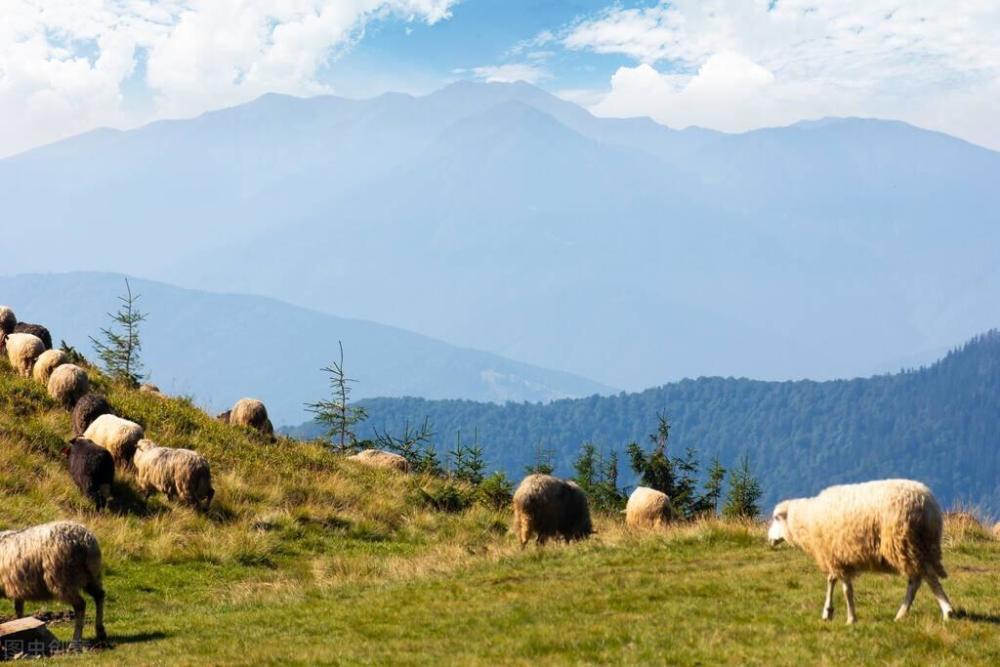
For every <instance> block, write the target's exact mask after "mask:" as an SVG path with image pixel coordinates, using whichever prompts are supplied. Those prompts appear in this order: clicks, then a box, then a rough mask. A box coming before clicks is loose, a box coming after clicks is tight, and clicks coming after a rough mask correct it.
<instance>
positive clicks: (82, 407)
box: [73, 393, 111, 436]
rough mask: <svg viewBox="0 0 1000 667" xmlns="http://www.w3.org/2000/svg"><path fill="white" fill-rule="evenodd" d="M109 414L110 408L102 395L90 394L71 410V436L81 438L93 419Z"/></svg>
mask: <svg viewBox="0 0 1000 667" xmlns="http://www.w3.org/2000/svg"><path fill="white" fill-rule="evenodd" d="M110 413H111V406H110V405H108V399H106V398H104V395H103V394H95V393H90V394H87V395H85V396H84V397H83V398H81V399H80V400H79V401H77V402H76V406H75V407H74V408H73V435H74V436H81V435H83V434H84V433H85V432H86V431H87V428H88V427H89V426H90V425H91V424H92V423H93V421H94V420H95V419H97V418H98V417H100V416H101V415H106V414H110Z"/></svg>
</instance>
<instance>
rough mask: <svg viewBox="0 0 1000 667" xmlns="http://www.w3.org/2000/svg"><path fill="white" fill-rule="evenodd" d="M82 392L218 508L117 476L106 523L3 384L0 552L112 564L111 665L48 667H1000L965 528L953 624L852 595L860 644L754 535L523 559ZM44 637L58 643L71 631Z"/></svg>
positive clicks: (953, 591)
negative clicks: (47, 534)
mask: <svg viewBox="0 0 1000 667" xmlns="http://www.w3.org/2000/svg"><path fill="white" fill-rule="evenodd" d="M91 381H92V383H93V385H94V387H95V389H97V390H99V391H102V392H104V393H106V394H107V395H108V397H109V400H110V401H111V403H112V405H113V406H114V407H115V409H116V411H117V412H118V413H119V414H121V415H122V416H125V417H128V418H130V419H134V420H136V421H139V422H140V423H142V424H143V425H144V426H145V427H146V430H147V435H148V437H151V438H152V439H154V440H156V441H157V442H159V443H160V444H163V445H168V446H187V447H191V448H194V449H197V450H198V451H199V452H201V453H203V454H204V455H205V456H207V457H208V458H209V460H210V461H211V462H212V465H213V473H214V476H215V487H216V491H217V495H216V502H215V503H214V505H213V508H212V509H211V510H210V511H209V512H208V513H207V514H198V513H196V512H194V511H192V510H190V509H187V508H184V507H180V506H177V505H175V504H173V503H171V502H169V501H167V500H164V499H162V498H158V497H154V498H153V499H151V500H149V501H146V500H144V499H142V498H139V497H138V496H136V495H135V494H134V493H133V492H131V490H130V489H131V487H130V485H129V479H128V477H127V476H123V477H122V479H121V481H120V482H119V485H118V486H119V488H118V489H117V491H118V493H117V496H118V497H119V498H120V501H119V502H118V504H117V507H116V508H114V510H113V511H110V512H106V513H100V514H98V513H96V512H95V511H93V510H92V509H91V508H90V504H89V502H88V501H87V500H86V499H84V498H83V497H82V496H81V495H80V494H79V492H78V491H77V490H76V488H75V487H74V486H73V484H72V482H71V481H70V480H69V477H68V475H67V473H66V470H65V467H66V464H65V459H64V458H63V456H62V454H61V450H62V447H63V444H64V442H65V440H66V439H67V438H68V437H69V434H70V430H71V429H70V422H69V415H68V414H67V413H66V412H65V411H64V410H63V409H61V408H59V407H58V406H57V405H55V404H54V403H53V402H52V401H51V400H50V399H49V398H48V397H47V396H46V394H45V392H44V390H43V389H42V388H41V387H40V386H39V385H36V384H35V383H34V382H32V381H31V380H27V379H21V378H17V377H15V376H14V375H13V374H12V373H11V372H10V369H9V368H8V367H6V366H5V365H4V362H0V508H2V509H0V530H2V529H7V528H13V527H20V526H25V525H29V524H36V523H41V522H45V521H50V520H54V519H72V520H77V521H80V522H81V523H84V524H86V525H87V526H89V527H90V528H91V529H92V530H93V531H94V532H95V533H96V534H97V536H98V537H99V539H100V541H101V544H102V547H103V551H104V558H105V566H106V578H105V586H106V588H107V591H108V606H107V618H106V624H107V627H108V632H109V635H110V646H108V647H106V648H101V649H98V650H95V651H92V652H89V653H87V654H85V655H64V656H59V657H57V658H54V660H56V661H58V662H60V663H76V662H80V663H83V662H86V663H88V664H123V663H126V664H130V665H145V664H215V665H222V664H249V663H253V664H273V663H282V664H372V663H374V664H387V663H392V664H414V665H416V664H442V663H443V664H471V665H475V664H498V663H499V664H768V665H773V664H833V663H841V662H847V661H851V662H855V663H880V664H900V665H902V664H914V663H926V664H998V663H1000V542H998V541H996V540H994V539H993V537H992V536H991V535H990V534H989V533H988V532H987V531H985V530H982V529H979V528H977V527H976V526H970V525H968V524H967V523H964V522H957V521H956V522H950V523H949V524H948V527H947V536H946V550H945V559H944V561H945V566H946V567H947V568H948V569H949V571H950V574H951V577H950V578H949V579H947V580H946V581H945V582H944V583H945V587H946V589H947V591H948V593H949V594H950V596H951V597H952V600H953V602H954V603H955V605H956V607H957V608H958V610H959V617H958V618H956V619H953V620H951V621H948V622H945V621H942V620H941V618H940V614H939V613H938V610H937V606H936V604H935V603H934V601H933V598H932V597H931V596H930V595H929V593H928V591H927V590H926V589H923V590H921V592H920V593H919V594H918V596H917V602H916V604H915V605H914V608H913V610H912V612H911V615H910V616H909V617H908V618H907V619H905V620H904V621H901V622H898V623H897V622H893V620H892V619H893V616H894V614H895V611H896V609H897V607H898V605H899V602H900V600H901V598H902V594H903V589H904V588H905V585H904V582H903V580H902V579H901V578H896V577H888V576H875V575H870V576H863V577H861V578H860V580H859V581H858V582H857V585H856V592H857V603H858V615H859V622H858V624H856V625H855V626H850V627H849V626H846V625H845V624H844V608H843V604H842V601H841V599H839V598H838V599H837V615H836V618H835V620H834V621H833V622H831V623H824V622H822V621H820V619H819V616H820V608H821V605H822V601H823V600H822V598H823V590H824V578H823V576H822V575H821V574H820V573H819V572H818V571H817V570H816V568H815V566H814V565H813V564H812V563H811V562H810V561H809V560H808V559H807V558H806V556H805V555H803V554H802V553H801V552H799V551H797V550H795V549H792V548H790V547H781V548H776V549H771V548H769V547H767V546H766V541H765V539H764V525H763V524H761V523H737V522H732V523H727V522H722V521H718V520H705V521H700V522H696V523H692V524H678V525H676V526H674V527H672V528H671V529H669V530H668V531H665V532H663V533H659V534H649V533H633V532H630V531H628V530H626V529H625V528H624V526H623V525H622V523H621V519H620V517H619V516H617V515H599V516H597V517H596V528H597V533H596V534H595V535H594V536H593V537H592V538H591V539H590V540H588V541H586V542H583V543H578V544H571V545H563V544H550V545H548V546H546V547H544V548H538V547H535V546H533V545H532V546H529V547H528V548H526V549H523V550H522V549H521V548H520V547H519V546H518V544H517V542H516V540H515V538H514V537H513V535H511V534H510V533H509V531H508V526H509V524H510V515H509V512H508V511H506V510H495V509H490V508H487V507H484V506H481V505H473V506H471V507H469V508H467V509H465V510H463V511H460V512H442V511H439V510H437V509H435V507H434V506H433V503H430V502H428V498H429V497H430V496H432V495H433V491H434V487H435V485H440V484H442V482H441V480H439V479H436V478H432V477H426V476H419V475H401V474H397V473H392V472H388V471H379V470H372V469H368V468H364V467H361V466H358V465H354V464H351V463H349V462H346V461H343V460H342V459H340V458H338V457H337V456H335V455H333V454H332V453H331V452H330V451H329V450H328V449H327V448H325V447H324V446H323V445H322V444H321V443H318V442H311V443H302V442H298V441H293V440H289V439H279V441H278V442H277V443H271V442H269V441H268V440H267V439H265V438H263V437H262V436H260V435H258V434H255V433H252V432H250V431H246V430H242V429H238V428H235V427H231V426H228V425H224V424H221V423H219V422H216V421H215V420H214V419H212V418H211V417H210V416H208V415H206V414H204V413H203V412H202V411H201V410H199V409H198V408H197V407H195V406H194V405H193V403H192V402H191V401H190V400H187V399H183V398H173V399H169V400H164V399H161V398H158V397H156V396H153V395H149V394H141V393H139V392H135V391H132V390H130V389H126V388H123V387H121V386H119V385H116V384H114V383H111V382H110V381H108V380H107V379H106V378H104V377H103V376H102V375H101V374H100V373H98V372H96V371H93V370H92V371H91ZM0 605H3V606H0V617H2V616H9V615H11V614H12V605H10V603H9V601H3V602H0ZM6 605H10V606H6ZM28 610H29V613H33V612H37V611H40V610H52V611H61V610H62V607H61V606H60V605H59V604H58V603H51V602H47V603H40V604H29V607H28ZM92 613H93V606H92V605H88V619H89V620H90V621H92ZM52 629H53V631H54V632H56V634H57V635H58V636H59V637H60V638H63V639H66V638H68V637H69V635H70V634H71V630H72V627H71V623H69V622H60V623H56V624H54V625H53V626H52ZM86 636H87V637H92V636H93V625H92V623H88V626H87V630H86Z"/></svg>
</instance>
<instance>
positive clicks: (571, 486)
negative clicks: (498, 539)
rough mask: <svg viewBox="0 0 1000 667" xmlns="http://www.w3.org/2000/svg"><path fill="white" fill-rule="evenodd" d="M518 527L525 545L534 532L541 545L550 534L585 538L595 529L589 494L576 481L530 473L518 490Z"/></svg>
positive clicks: (515, 514) (516, 509)
mask: <svg viewBox="0 0 1000 667" xmlns="http://www.w3.org/2000/svg"><path fill="white" fill-rule="evenodd" d="M513 502H514V530H515V532H516V533H517V537H518V540H520V542H521V547H522V548H523V547H524V545H525V544H527V543H528V540H529V539H530V538H531V536H532V535H535V539H536V541H537V542H538V544H545V542H546V541H547V540H548V539H549V538H550V537H556V536H558V537H561V538H563V539H564V540H565V541H567V542H569V541H571V540H581V539H584V538H586V537H588V536H590V534H591V533H592V532H594V530H593V527H592V525H591V523H590V508H589V507H588V505H587V495H586V494H585V493H584V492H583V489H581V488H580V487H579V486H577V485H576V484H575V483H573V482H569V481H564V480H561V479H557V478H555V477H552V476H551V475H528V476H527V477H525V478H524V480H523V481H522V482H521V484H520V486H518V487H517V491H516V492H515V493H514V501H513Z"/></svg>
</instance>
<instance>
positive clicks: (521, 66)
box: [472, 63, 551, 83]
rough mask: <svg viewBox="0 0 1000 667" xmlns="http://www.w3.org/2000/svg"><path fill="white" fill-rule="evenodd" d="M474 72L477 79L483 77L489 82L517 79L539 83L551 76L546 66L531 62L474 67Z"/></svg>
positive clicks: (509, 81)
mask: <svg viewBox="0 0 1000 667" xmlns="http://www.w3.org/2000/svg"><path fill="white" fill-rule="evenodd" d="M472 73H473V75H475V77H476V78H477V79H482V80H483V81H486V82H488V83H513V82H515V81H525V82H527V83H538V82H539V81H542V80H543V79H548V78H549V77H550V76H551V75H550V74H549V73H548V71H547V70H546V69H545V68H544V67H541V66H539V65H534V64H529V63H508V64H506V65H488V66H485V67H474V68H473V69H472Z"/></svg>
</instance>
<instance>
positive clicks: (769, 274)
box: [0, 83, 1000, 390]
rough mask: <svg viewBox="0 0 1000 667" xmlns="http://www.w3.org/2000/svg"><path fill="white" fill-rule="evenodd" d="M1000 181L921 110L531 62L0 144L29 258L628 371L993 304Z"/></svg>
mask: <svg viewBox="0 0 1000 667" xmlns="http://www.w3.org/2000/svg"><path fill="white" fill-rule="evenodd" d="M998 181H1000V154H998V153H996V152H993V151H989V150H986V149H983V148H980V147H977V146H973V145H971V144H968V143H965V142H962V141H959V140H956V139H953V138H951V137H947V136H945V135H942V134H939V133H934V132H927V131H924V130H920V129H918V128H914V127H912V126H908V125H905V124H902V123H897V122H890V121H879V120H866V119H826V120H824V121H821V122H810V123H800V124H797V125H793V126H790V127H786V128H774V129H767V130H759V131H755V132H749V133H745V134H741V135H726V134H720V133H717V132H707V131H703V130H687V131H683V132H677V131H673V130H670V129H668V128H665V127H662V126H659V125H656V124H655V123H652V122H650V121H648V120H642V119H633V120H620V119H598V118H594V117H593V116H591V115H590V114H588V113H587V112H586V111H584V110H583V109H581V108H579V107H577V106H575V105H572V104H570V103H568V102H565V101H562V100H558V99H556V98H554V97H552V96H550V95H547V94H546V93H544V92H542V91H540V90H538V89H536V88H532V87H531V86H527V85H524V84H510V85H502V84H489V85H488V84H481V85H480V84H469V83H464V84H456V85H453V86H450V87H448V88H445V89H443V90H441V91H438V92H436V93H433V94H431V95H427V96H424V97H410V96H406V95H384V96H381V97H378V98H375V99H371V100H363V101H353V100H344V99H339V98H334V97H320V98H313V99H295V98H289V97H282V96H276V95H268V96H265V97H263V98H261V99H259V100H256V101H254V102H252V103H249V104H246V105H243V106H240V107H236V108H232V109H225V110H221V111H217V112H213V113H208V114H204V115H203V116H200V117H198V118H195V119H189V120H183V121H169V122H160V123H154V124H152V125H149V126H147V127H144V128H139V129H136V130H133V131H129V132H110V131H103V132H98V133H92V134H90V135H85V136H82V137H78V138H76V139H71V140H68V141H65V142H61V143H58V144H55V145H52V146H49V147H45V148H41V149H37V150H34V151H31V152H29V153H25V154H23V155H19V156H14V157H11V158H8V159H5V160H0V200H2V201H3V202H4V209H5V210H4V213H5V216H6V217H7V218H8V219H10V220H14V221H30V224H29V223H25V224H16V225H11V228H10V229H6V230H5V240H6V241H7V242H8V243H10V247H15V248H30V247H32V246H33V244H34V243H35V241H36V239H37V238H39V236H40V235H41V236H45V237H48V236H54V237H55V238H59V239H60V243H58V244H51V245H50V246H49V247H48V248H47V250H46V252H45V253H31V252H21V253H13V254H12V255H11V256H10V257H9V258H7V260H6V262H7V263H6V266H7V267H8V269H7V270H9V271H27V270H35V271H47V270H51V268H52V267H53V266H58V267H60V268H61V269H63V270H71V269H95V268H97V269H101V270H106V269H109V268H110V269H114V270H119V271H125V272H129V273H134V274H140V275H145V276H149V277H155V278H159V279H164V280H166V281H168V282H171V283H174V284H181V285H185V286H194V287H199V288H209V289H214V290H221V291H234V290H238V291H241V292H244V291H249V292H253V293H258V294H266V295H268V296H273V297H276V298H281V299H283V300H286V301H290V302H294V303H297V304H299V305H304V306H307V307H310V308H315V309H318V310H322V311H325V312H329V313H338V314H342V315H346V316H350V317H358V318H363V319H368V320H374V321H380V322H387V323H389V324H393V325H396V326H401V327H404V328H406V329H409V330H413V331H418V332H421V333H424V334H426V335H430V336H433V337H435V338H438V339H441V340H445V341H449V342H452V343H456V344H461V345H464V346H470V347H474V348H476V349H483V350H489V351H491V352H494V353H497V354H502V355H504V356H508V357H511V358H515V359H519V360H523V361H525V362H527V363H532V364H537V365H540V366H543V367H547V368H558V369H560V370H565V371H570V372H574V373H577V374H579V375H582V376H586V377H592V378H594V379H595V380H597V381H599V382H602V383H604V384H607V385H611V386H616V387H623V388H627V389H631V390H637V389H641V388H644V387H647V386H651V385H653V384H657V383H661V382H664V381H665V380H671V379H680V378H682V377H698V376H702V375H719V374H727V373H732V374H735V375H738V376H747V377H759V378H769V379H795V378H802V377H811V378H817V379H822V378H832V377H851V376H854V375H863V374H868V373H871V372H872V371H873V369H881V368H885V367H886V366H887V365H891V364H893V363H897V362H898V360H900V359H909V358H912V357H914V356H918V357H919V358H922V359H928V356H927V355H928V354H929V353H930V352H932V351H935V350H939V349H941V348H942V347H944V346H946V345H948V344H950V343H951V342H953V341H955V340H961V339H963V338H967V337H968V336H971V335H973V334H974V333H975V332H977V331H983V330H985V329H987V328H988V327H990V326H993V325H994V324H995V322H996V321H997V317H998V315H1000V313H998V310H997V308H998V307H997V304H998V303H1000V299H998V298H997V297H998V295H1000V268H998V267H1000V254H998V253H1000V217H998V216H1000V189H998V188H996V187H995V184H996V183H997V182H998ZM137 242H138V244H139V245H140V246H141V247H149V248H156V249H157V252H152V253H151V252H135V246H136V244H137ZM820 295H821V296H822V298H820Z"/></svg>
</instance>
